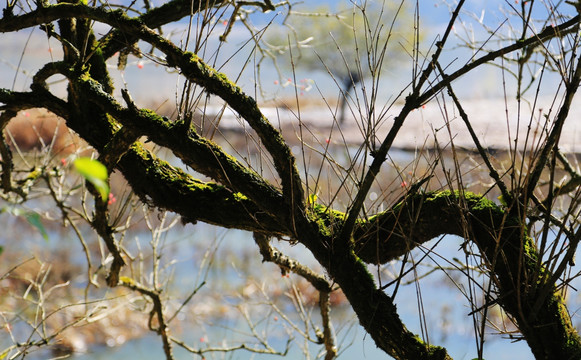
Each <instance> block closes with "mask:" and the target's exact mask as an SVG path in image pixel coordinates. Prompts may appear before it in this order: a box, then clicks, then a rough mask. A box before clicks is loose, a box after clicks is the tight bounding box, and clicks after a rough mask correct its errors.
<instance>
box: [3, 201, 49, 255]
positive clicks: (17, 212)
mask: <svg viewBox="0 0 581 360" xmlns="http://www.w3.org/2000/svg"><path fill="white" fill-rule="evenodd" d="M8 211H9V212H10V213H11V214H12V215H14V216H23V217H24V218H25V219H26V221H28V223H29V224H30V225H32V226H34V227H35V228H36V229H37V230H38V231H39V232H40V234H41V235H42V238H43V239H44V240H45V241H48V233H47V232H46V229H45V228H44V225H43V224H42V221H41V218H40V214H39V213H37V212H34V211H29V210H23V209H19V208H13V209H10V210H8ZM0 253H1V251H0Z"/></svg>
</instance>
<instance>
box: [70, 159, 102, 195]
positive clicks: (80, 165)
mask: <svg viewBox="0 0 581 360" xmlns="http://www.w3.org/2000/svg"><path fill="white" fill-rule="evenodd" d="M74 165H75V169H77V172H78V173H79V174H81V176H83V177H84V178H85V179H86V180H87V181H88V182H90V183H91V184H93V186H94V187H95V189H97V191H98V192H99V194H101V198H102V199H103V201H107V197H108V196H109V185H108V184H107V179H108V177H109V173H108V172H107V168H106V167H105V165H103V164H102V163H101V162H100V161H98V160H94V159H91V158H87V157H81V158H78V159H76V160H75V162H74Z"/></svg>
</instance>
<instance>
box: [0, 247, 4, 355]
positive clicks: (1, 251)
mask: <svg viewBox="0 0 581 360" xmlns="http://www.w3.org/2000/svg"><path fill="white" fill-rule="evenodd" d="M3 252H4V246H0V255H2V253H3ZM0 359H1V358H0Z"/></svg>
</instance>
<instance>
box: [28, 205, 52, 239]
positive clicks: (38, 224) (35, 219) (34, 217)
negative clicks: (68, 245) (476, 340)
mask: <svg viewBox="0 0 581 360" xmlns="http://www.w3.org/2000/svg"><path fill="white" fill-rule="evenodd" d="M24 218H25V219H26V221H28V223H29V224H30V225H32V226H34V227H35V228H37V229H38V231H40V234H41V235H42V238H43V239H44V241H48V233H47V232H46V229H45V228H44V225H42V221H40V215H39V214H38V213H35V212H34V211H27V212H25V213H24Z"/></svg>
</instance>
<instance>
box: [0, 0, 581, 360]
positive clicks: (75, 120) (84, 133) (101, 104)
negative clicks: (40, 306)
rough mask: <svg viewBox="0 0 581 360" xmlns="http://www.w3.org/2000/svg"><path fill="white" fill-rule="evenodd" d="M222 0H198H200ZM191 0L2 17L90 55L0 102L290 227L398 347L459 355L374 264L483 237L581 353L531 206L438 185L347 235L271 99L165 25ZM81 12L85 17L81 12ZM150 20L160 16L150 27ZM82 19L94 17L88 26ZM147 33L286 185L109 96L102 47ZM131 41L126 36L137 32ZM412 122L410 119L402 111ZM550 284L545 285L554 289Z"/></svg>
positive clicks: (551, 343) (160, 198) (403, 355)
mask: <svg viewBox="0 0 581 360" xmlns="http://www.w3.org/2000/svg"><path fill="white" fill-rule="evenodd" d="M215 3H220V2H219V1H212V2H196V3H195V4H196V5H195V6H197V8H198V10H202V9H204V8H206V7H209V6H211V5H213V4H215ZM184 4H185V3H184V2H183V1H173V2H171V3H170V5H167V6H172V5H175V6H178V5H179V9H181V10H180V11H178V12H177V13H171V11H169V12H168V11H167V9H168V8H167V6H162V7H161V8H159V9H156V10H152V11H151V12H149V13H147V14H145V15H143V16H141V17H140V18H135V19H132V18H129V17H128V16H127V15H125V14H123V13H121V12H118V11H107V10H105V9H95V8H91V7H88V6H84V5H81V4H65V3H62V4H58V5H49V6H46V7H44V8H39V9H37V10H35V11H32V12H30V13H29V14H28V15H22V16H11V17H6V18H3V19H1V20H0V31H2V32H7V31H15V30H18V29H22V28H24V27H28V26H35V25H39V24H42V23H46V22H50V21H55V20H58V19H61V20H60V23H59V25H60V27H61V33H62V34H63V38H64V39H67V40H68V41H69V42H70V44H72V45H73V47H76V48H81V47H82V45H81V43H80V42H82V41H84V39H87V38H88V39H89V40H90V41H89V49H90V50H91V51H93V53H94V54H97V55H99V56H97V55H94V56H92V57H91V62H90V66H86V65H87V64H85V63H83V62H82V61H81V59H82V58H83V56H84V55H83V54H82V53H75V51H73V50H74V49H72V48H68V49H67V50H66V51H65V53H66V56H65V59H64V62H63V63H60V64H51V65H47V67H45V68H44V69H43V70H41V71H40V72H39V74H37V77H36V78H35V83H34V85H33V90H32V91H31V92H28V93H18V92H12V91H9V90H5V89H0V102H2V103H4V104H6V106H5V108H6V109H9V110H11V111H17V110H20V109H26V108H30V107H44V108H47V109H48V110H50V111H52V112H54V113H56V114H58V115H60V116H62V117H63V118H65V119H66V120H67V125H68V126H69V127H70V128H71V129H72V130H74V131H75V132H77V133H78V134H79V135H80V136H81V137H82V138H83V139H85V140H86V141H87V142H88V143H89V144H90V145H91V146H93V147H94V148H95V149H96V150H97V151H99V152H100V155H101V157H102V159H103V161H104V162H105V163H106V164H107V165H108V166H109V167H110V169H111V170H113V169H115V170H118V171H120V172H121V173H122V174H123V175H124V176H125V178H126V179H127V181H128V182H129V184H130V185H131V186H132V188H133V190H134V191H135V192H136V193H137V194H138V195H139V196H140V197H141V199H142V200H143V201H144V202H147V203H150V204H151V205H153V206H157V207H160V208H163V209H167V210H171V211H173V212H175V213H178V214H180V215H182V216H183V218H184V219H185V220H186V221H190V222H195V221H198V220H199V221H204V222H208V223H211V224H215V225H219V226H223V227H227V228H238V229H244V230H249V231H255V232H260V233H263V234H268V235H269V236H284V237H288V238H291V239H293V240H296V241H299V242H301V243H303V244H304V245H305V246H306V247H307V248H308V249H309V250H310V251H311V252H312V253H313V254H314V255H315V257H316V258H317V260H318V261H319V262H320V263H321V265H323V266H324V267H325V269H326V270H327V272H328V275H329V276H330V277H331V278H332V279H333V280H334V281H335V282H336V283H337V284H338V285H340V286H341V288H342V290H343V292H344V293H345V294H346V296H347V298H348V300H349V302H350V304H351V306H352V307H353V309H354V311H355V313H356V314H357V316H358V317H359V320H360V322H361V324H362V325H363V327H364V328H365V329H366V331H367V332H368V333H369V334H370V336H371V337H372V338H373V339H374V341H375V343H376V344H377V346H378V347H380V348H381V349H383V350H384V351H385V352H386V353H388V354H390V355H391V356H393V357H395V358H398V359H449V358H450V357H449V355H448V354H447V353H446V350H445V349H443V348H440V347H436V346H429V345H427V344H426V343H424V342H423V341H422V340H421V339H420V338H419V337H417V336H416V335H415V334H413V333H411V332H409V331H408V330H407V329H406V327H405V325H404V324H403V323H402V321H401V319H400V318H399V316H398V314H397V309H396V306H395V305H394V303H393V301H392V299H391V298H390V297H389V296H388V295H386V294H385V292H383V291H382V290H380V289H378V287H377V285H376V283H375V280H374V278H373V276H372V275H371V274H370V273H369V272H368V271H367V264H380V263H385V262H387V261H390V260H393V259H395V258H397V257H399V256H401V255H403V254H405V253H407V252H409V251H410V250H411V249H413V248H415V247H416V246H418V245H419V244H422V243H424V242H426V241H429V240H431V239H433V238H435V237H437V236H440V235H443V234H454V235H458V236H461V237H463V238H464V239H466V240H468V241H472V242H474V243H475V244H476V245H477V246H478V248H479V249H480V251H481V254H482V255H483V256H484V257H485V259H486V264H487V266H488V268H489V273H490V276H491V279H492V281H493V283H494V285H495V288H496V296H497V300H498V302H499V304H500V305H501V306H502V307H503V308H504V309H505V310H506V311H507V313H508V314H510V316H512V317H513V318H514V319H515V321H516V323H517V324H518V326H519V329H520V330H521V332H522V334H523V336H524V338H525V339H526V341H527V342H528V344H529V346H530V347H531V349H532V351H533V353H534V355H535V357H536V358H538V359H549V358H553V359H581V340H580V338H579V336H578V334H577V332H576V331H575V329H574V328H573V326H572V325H571V319H570V317H569V314H568V313H567V310H566V308H565V305H564V302H563V299H562V298H561V297H559V295H558V294H557V292H556V289H555V288H554V284H552V283H549V282H548V280H549V279H550V278H551V277H550V274H549V273H548V271H547V270H546V269H544V268H542V267H541V265H540V264H539V261H538V259H537V254H536V250H535V249H536V246H535V244H534V242H533V240H532V239H531V238H530V237H529V236H528V231H527V228H526V226H525V224H524V221H523V219H521V218H519V216H517V215H516V209H515V211H512V212H510V211H507V210H506V209H503V208H501V207H499V206H497V205H495V204H494V203H492V202H490V201H488V200H486V199H484V198H482V197H479V196H477V195H474V194H471V193H458V192H456V193H453V192H449V191H439V192H431V193H418V194H413V195H411V196H409V197H408V198H406V199H404V200H403V201H402V202H400V203H399V204H396V205H395V206H394V207H393V208H392V209H389V210H388V211H385V212H383V213H381V214H377V215H375V216H373V217H371V218H369V219H366V220H358V221H357V223H356V225H355V227H354V229H353V231H352V232H351V233H352V236H351V237H350V238H349V239H346V240H345V239H343V240H341V239H342V238H343V236H337V235H338V234H339V233H340V232H341V231H349V229H347V230H345V228H344V222H345V218H346V215H345V214H344V213H340V212H337V211H333V210H330V209H327V208H326V207H324V206H322V205H318V204H309V205H307V203H306V201H305V196H304V193H303V188H302V184H301V179H300V177H299V176H298V171H297V169H296V165H295V160H294V157H293V155H292V154H291V152H290V148H289V147H288V146H287V145H286V144H285V142H284V139H283V138H282V136H281V135H280V133H279V132H278V131H277V130H276V129H275V128H274V127H273V126H272V125H271V124H270V122H269V121H268V119H267V118H266V117H264V115H263V114H262V113H261V112H260V109H259V108H258V106H257V104H256V102H255V101H254V99H252V98H251V97H249V96H247V95H246V94H244V93H243V92H242V91H241V90H240V88H238V87H237V86H236V85H235V84H233V83H231V82H230V81H229V80H228V79H227V78H226V77H225V76H224V75H222V74H220V73H218V72H217V71H215V70H214V69H212V68H210V67H209V66H207V65H206V64H204V62H203V61H202V60H201V59H200V58H198V57H197V56H196V55H195V54H191V53H185V52H183V51H181V50H180V49H179V48H177V47H176V46H174V45H173V44H171V43H169V42H168V41H166V40H164V39H163V38H162V37H160V36H159V35H157V34H156V33H155V32H154V31H153V30H151V29H150V27H152V26H153V27H156V26H160V25H162V24H164V23H167V22H169V21H173V20H175V19H177V18H179V17H181V16H184V15H186V14H187V13H188V11H189V9H188V10H187V11H185V10H184V6H185V5H184ZM73 17H76V18H78V19H92V20H97V21H101V22H104V23H107V24H109V25H111V26H113V27H115V28H117V30H116V31H115V32H113V33H111V34H109V35H107V37H106V38H105V39H103V42H98V41H96V40H95V39H94V36H93V35H92V33H91V31H90V29H89V28H88V22H85V23H84V24H85V25H83V26H84V28H83V26H81V27H79V28H77V31H84V33H81V34H79V33H75V32H74V31H73V26H72V25H71V22H70V20H68V19H71V18H73ZM79 23H80V22H79ZM148 25H149V27H148ZM83 29H84V30H83ZM120 37H123V38H124V39H129V40H130V41H129V42H130V43H131V42H134V41H135V40H136V39H142V40H145V41H148V42H150V43H151V44H153V45H155V46H156V47H158V48H159V49H160V50H161V51H163V52H164V53H165V55H166V56H167V58H166V59H167V62H168V65H169V66H173V67H176V68H179V69H180V71H181V72H182V73H183V75H184V76H186V77H187V78H188V79H190V80H191V81H193V82H195V83H197V84H199V85H201V86H203V87H204V88H205V89H206V90H207V91H208V92H210V93H212V94H216V95H218V96H220V97H222V98H223V99H224V100H225V101H226V102H227V103H228V104H229V105H230V106H231V107H232V108H233V109H235V110H236V111H237V112H238V113H239V114H240V115H241V116H242V117H243V118H244V119H245V120H246V121H247V122H248V123H249V124H250V126H251V127H252V128H253V129H254V130H255V131H256V133H257V134H258V136H259V137H260V138H261V140H262V141H263V144H264V146H265V148H266V149H267V150H268V152H269V153H270V155H271V156H272V159H273V161H274V164H275V167H276V170H277V173H278V175H279V176H280V180H281V183H282V187H281V188H280V189H279V188H277V187H276V186H274V185H272V184H270V183H268V182H267V181H266V180H265V179H263V178H262V177H261V176H259V175H258V174H257V173H255V172H254V171H253V170H251V169H248V168H247V167H245V166H244V165H243V164H241V163H240V162H239V161H237V160H236V159H235V158H233V157H231V156H229V155H228V154H226V153H225V152H224V151H223V150H222V149H221V148H220V147H219V146H217V145H216V144H215V143H213V142H212V141H210V140H208V139H205V138H203V137H201V136H199V135H198V134H196V133H195V132H193V131H192V130H191V129H189V128H185V127H184V126H183V125H184V124H183V123H179V122H178V123H171V122H169V121H168V120H166V119H164V118H162V117H160V116H158V115H156V114H155V113H153V112H151V111H147V110H142V109H136V108H132V107H131V106H129V105H128V106H122V105H121V104H119V103H118V102H117V101H116V100H115V99H114V98H112V97H111V95H110V94H111V93H112V87H111V85H110V84H109V79H108V76H107V73H106V67H105V63H104V59H106V58H107V57H108V56H110V55H111V54H112V53H114V52H115V51H116V50H118V49H119V47H118V45H117V42H116V40H115V39H119V38H120ZM126 45H127V44H126ZM56 73H60V74H63V75H65V76H66V77H68V79H69V81H70V86H69V97H68V99H67V101H64V100H60V99H57V98H55V97H54V96H52V95H50V93H49V92H48V90H47V89H46V86H45V84H44V80H46V78H47V77H48V76H50V75H52V74H56ZM402 121H403V120H402ZM140 136H146V137H147V138H148V139H149V140H151V141H153V142H155V143H156V144H158V145H160V146H163V147H166V148H168V149H170V150H171V151H172V152H173V154H174V155H175V156H176V157H177V158H179V159H181V160H182V161H183V162H184V163H185V164H186V165H188V166H190V167H192V168H193V169H195V170H196V171H198V172H200V173H202V174H204V175H206V176H208V177H210V178H211V179H213V182H210V183H204V182H201V181H199V180H197V179H195V178H193V177H192V176H190V175H188V174H186V173H185V172H184V171H182V170H180V169H178V168H176V167H174V166H171V165H170V164H168V163H167V162H165V161H162V160H160V159H158V158H156V157H155V156H154V155H153V154H151V153H150V152H149V151H147V150H145V149H144V147H143V146H142V145H141V144H139V143H138V142H137V141H136V139H137V138H138V137H140ZM542 294H547V295H546V296H543V295H542Z"/></svg>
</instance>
